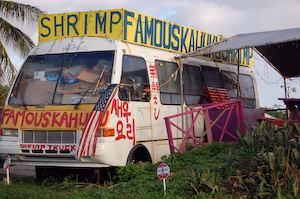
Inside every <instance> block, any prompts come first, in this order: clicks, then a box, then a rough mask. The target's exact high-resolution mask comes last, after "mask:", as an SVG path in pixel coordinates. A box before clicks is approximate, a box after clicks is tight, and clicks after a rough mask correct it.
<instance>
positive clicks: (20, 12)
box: [0, 0, 44, 23]
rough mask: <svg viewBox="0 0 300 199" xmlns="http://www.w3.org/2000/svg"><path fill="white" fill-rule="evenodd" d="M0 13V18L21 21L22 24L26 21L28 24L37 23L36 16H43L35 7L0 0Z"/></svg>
mask: <svg viewBox="0 0 300 199" xmlns="http://www.w3.org/2000/svg"><path fill="white" fill-rule="evenodd" d="M0 13H1V16H2V17H5V18H10V19H16V20H18V21H19V20H21V21H22V22H24V21H25V20H27V21H28V23H31V22H37V21H38V16H39V15H41V14H44V12H43V11H41V10H40V9H39V8H37V7H35V6H31V5H26V4H21V3H17V2H13V1H3V0H0Z"/></svg>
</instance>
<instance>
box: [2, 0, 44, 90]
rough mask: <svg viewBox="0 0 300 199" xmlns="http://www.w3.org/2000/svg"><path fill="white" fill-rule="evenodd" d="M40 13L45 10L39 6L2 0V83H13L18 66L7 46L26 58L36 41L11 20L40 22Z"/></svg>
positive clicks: (29, 22) (30, 22)
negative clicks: (11, 57)
mask: <svg viewBox="0 0 300 199" xmlns="http://www.w3.org/2000/svg"><path fill="white" fill-rule="evenodd" d="M40 14H44V12H43V11H41V10H40V9H39V8H37V7H34V6H31V5H25V4H21V3H16V2H13V1H3V0H0V35H1V37H0V85H3V84H4V83H11V82H12V80H13V77H14V76H15V74H16V68H15V67H14V65H13V64H12V62H11V60H10V58H9V56H8V54H7V51H6V49H5V46H6V47H9V48H11V49H12V50H13V51H14V52H16V53H17V54H18V55H19V56H20V58H25V56H26V55H27V54H28V53H29V51H30V50H31V49H32V48H33V47H34V42H33V41H32V40H31V39H30V38H29V36H28V35H26V34H25V33H23V32H22V31H21V30H20V29H18V28H16V27H15V26H13V25H12V24H11V23H10V22H9V21H11V22H13V21H17V22H21V23H25V22H27V23H28V24H33V23H37V22H38V16H39V15H40ZM7 20H9V21H7ZM4 45H5V46H4Z"/></svg>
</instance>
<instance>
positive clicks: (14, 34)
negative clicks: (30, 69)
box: [0, 18, 34, 58]
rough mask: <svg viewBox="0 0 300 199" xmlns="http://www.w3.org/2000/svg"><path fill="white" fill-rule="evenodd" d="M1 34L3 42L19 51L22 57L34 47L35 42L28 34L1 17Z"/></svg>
mask: <svg viewBox="0 0 300 199" xmlns="http://www.w3.org/2000/svg"><path fill="white" fill-rule="evenodd" d="M0 34H1V40H2V42H4V44H6V45H7V46H8V47H10V48H12V49H13V50H14V51H15V52H17V53H18V54H19V55H20V56H21V57H22V58H23V57H25V56H26V55H27V54H28V53H29V51H30V50H31V49H32V48H33V47H34V42H33V41H32V40H31V39H30V38H29V36H28V35H26V34H25V33H23V32H22V31H21V30H20V29H18V28H16V27H14V26H13V25H11V24H10V23H9V22H7V21H6V20H5V19H3V18H0Z"/></svg>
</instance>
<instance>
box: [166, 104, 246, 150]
mask: <svg viewBox="0 0 300 199" xmlns="http://www.w3.org/2000/svg"><path fill="white" fill-rule="evenodd" d="M198 107H200V108H198ZM220 107H227V108H225V109H224V110H223V112H222V113H221V114H220V115H219V116H218V117H217V118H216V119H215V120H214V121H212V120H211V119H210V117H209V111H211V110H213V109H215V108H220ZM189 108H191V109H192V110H191V111H188V112H185V113H180V114H177V115H172V116H169V117H165V118H164V119H165V123H166V128H167V133H168V140H169V145H170V151H171V153H173V152H175V150H177V151H178V152H179V153H181V154H183V153H182V149H183V147H184V145H185V142H186V140H187V139H188V138H189V137H190V138H192V139H193V140H194V144H197V143H198V144H200V145H204V143H203V142H201V141H200V140H201V139H202V138H203V137H204V136H205V135H206V134H207V139H208V144H211V143H212V142H214V141H215V140H213V132H212V130H211V128H212V126H214V125H216V126H217V127H218V128H220V129H222V134H221V136H220V139H219V143H221V142H222V140H223V137H224V134H225V133H226V134H228V135H230V136H231V137H233V138H234V139H235V140H236V141H237V140H238V138H237V137H236V136H234V135H232V134H231V133H230V132H228V131H227V130H226V127H227V125H228V123H229V121H230V117H231V116H232V110H233V109H235V110H236V117H237V123H238V126H239V127H240V129H241V131H242V132H243V134H245V133H246V124H245V116H244V109H243V103H242V100H241V99H238V100H231V101H225V102H218V103H210V104H200V105H196V106H192V107H189ZM228 109H229V113H228V115H227V118H226V122H225V124H224V127H222V126H220V125H218V124H216V122H217V120H218V119H219V118H220V117H221V116H222V115H223V114H224V113H225V111H226V110H228ZM201 112H203V113H201ZM193 113H197V114H196V116H195V117H194V116H193ZM189 114H191V117H192V124H191V126H190V127H189V129H188V131H185V130H183V129H182V128H181V127H179V126H178V125H176V124H175V123H173V122H172V121H171V120H170V119H172V118H175V117H182V116H184V115H189ZM199 115H203V116H204V118H205V123H206V126H207V127H208V128H207V130H206V131H205V132H204V133H203V135H202V136H201V137H200V138H199V139H197V138H195V129H194V125H195V122H196V120H197V118H198V116H199ZM171 125H173V126H174V127H176V128H177V129H179V130H180V131H181V132H183V133H184V134H186V136H185V137H184V139H183V142H182V144H181V146H180V148H179V149H178V148H177V147H175V145H174V140H173V134H172V128H171ZM192 131H193V135H191V132H192Z"/></svg>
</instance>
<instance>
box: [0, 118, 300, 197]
mask: <svg viewBox="0 0 300 199" xmlns="http://www.w3.org/2000/svg"><path fill="white" fill-rule="evenodd" d="M297 129H298V130H300V128H299V127H298V126H297ZM292 130H294V129H293V128H291V127H289V126H283V127H277V126H272V125H268V124H267V123H264V122H262V123H261V124H260V125H257V127H254V128H253V129H252V131H251V132H250V133H247V134H246V135H245V136H243V135H242V134H241V131H240V130H239V129H237V132H238V134H239V142H238V143H235V144H224V143H222V144H219V143H213V144H212V145H210V146H206V147H198V148H194V149H193V150H190V151H188V152H185V153H184V154H183V155H181V154H179V153H174V154H172V155H170V156H169V157H166V156H164V157H162V161H163V162H165V163H167V164H168V165H169V167H170V169H171V173H170V176H169V177H168V178H167V179H166V187H167V190H166V193H164V191H163V182H162V180H160V179H159V178H158V177H157V173H156V170H157V167H158V165H159V164H160V162H159V163H157V164H155V165H152V164H150V163H141V162H140V163H139V164H131V165H128V166H124V167H118V168H116V170H115V173H114V175H113V176H110V178H109V179H108V180H107V181H104V183H103V184H100V185H97V184H92V183H89V182H80V181H78V180H77V178H76V177H74V176H67V177H65V178H64V179H63V180H62V181H60V182H57V181H56V179H55V178H54V177H52V178H51V179H50V178H49V179H47V180H45V181H44V182H43V183H41V184H40V185H36V182H35V181H34V180H33V179H25V180H24V179H23V181H15V180H14V181H13V183H12V185H9V186H8V185H5V184H1V185H0V194H1V196H4V197H7V198H12V197H14V198H28V197H30V198H298V197H299V183H300V171H299V165H300V153H299V150H300V138H299V137H298V135H297V133H296V135H295V136H294V137H291V131H292Z"/></svg>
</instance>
